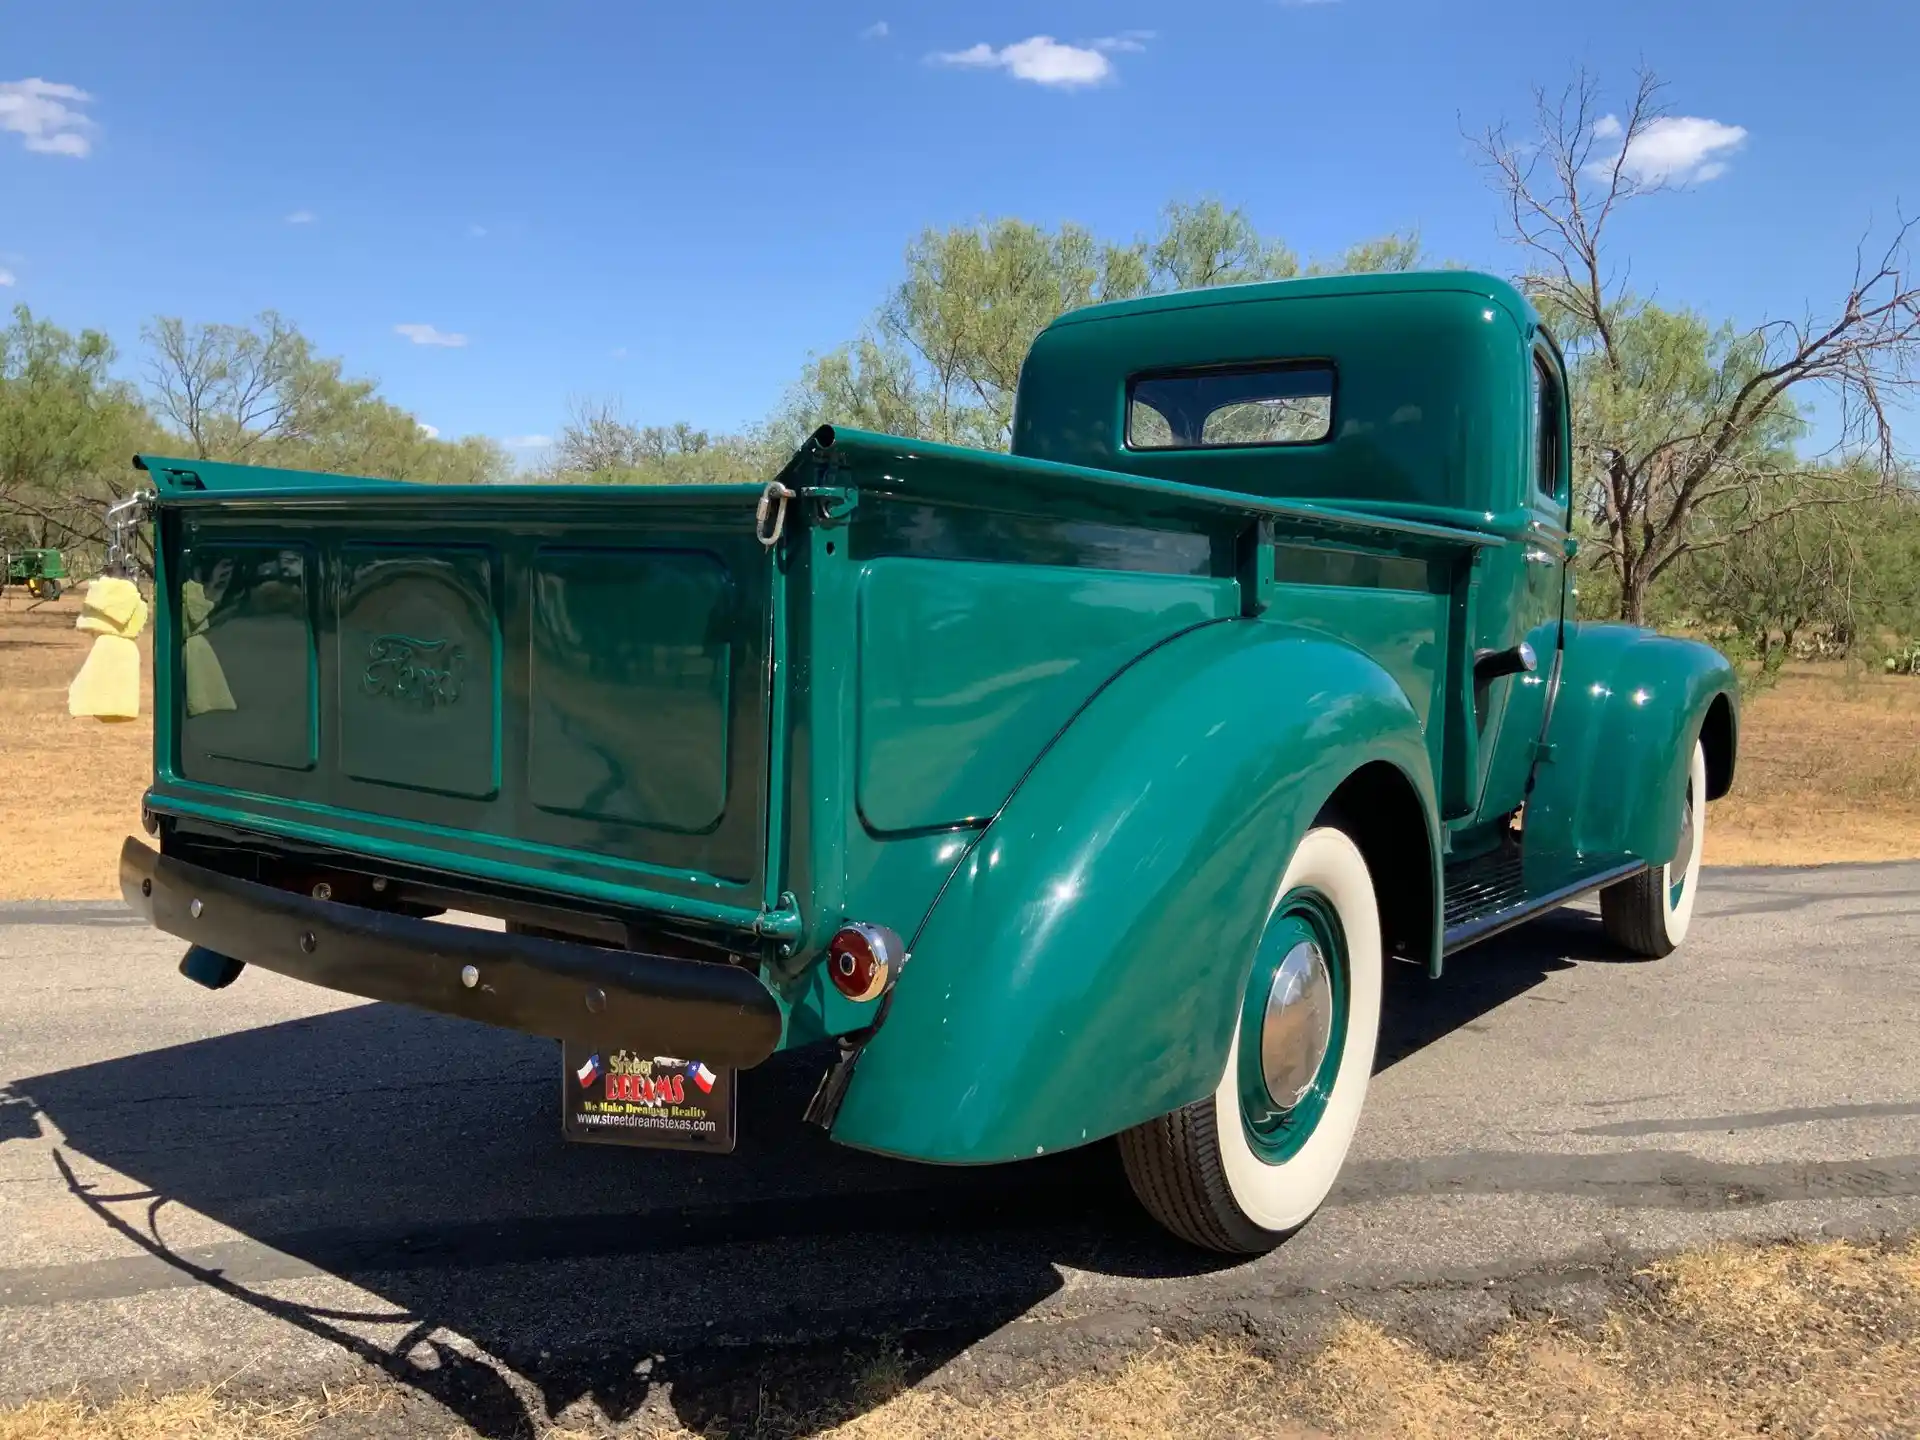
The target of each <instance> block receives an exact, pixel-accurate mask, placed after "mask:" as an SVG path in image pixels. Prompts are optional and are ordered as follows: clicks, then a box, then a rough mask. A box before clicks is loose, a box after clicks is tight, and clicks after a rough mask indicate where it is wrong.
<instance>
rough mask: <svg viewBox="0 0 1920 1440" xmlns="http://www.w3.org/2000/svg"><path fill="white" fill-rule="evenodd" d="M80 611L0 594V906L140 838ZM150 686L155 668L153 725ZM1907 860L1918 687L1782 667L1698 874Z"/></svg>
mask: <svg viewBox="0 0 1920 1440" xmlns="http://www.w3.org/2000/svg"><path fill="white" fill-rule="evenodd" d="M78 613H79V600H78V597H77V592H76V594H75V595H72V596H69V597H67V598H65V599H63V600H61V601H59V602H57V603H56V604H53V605H46V606H42V607H40V608H39V609H37V610H32V611H29V610H28V609H27V608H26V597H25V596H24V595H21V594H19V593H17V592H14V591H8V592H7V593H6V594H5V595H4V596H0V900H25V899H72V900H79V899H93V898H97V897H102V896H111V895H113V894H115V893H117V889H116V885H117V882H116V879H115V864H116V857H117V856H118V855H119V851H120V842H121V840H122V839H123V838H124V837H125V836H127V835H128V834H131V833H133V832H135V831H136V830H137V828H138V826H139V818H140V817H139V802H140V794H141V791H142V790H144V789H145V788H146V784H147V777H148V768H149V765H150V763H151V751H152V743H153V738H152V737H153V730H152V723H151V719H150V718H145V719H141V720H139V721H135V722H133V723H130V724H124V725H103V724H101V723H99V722H98V721H93V720H74V719H71V718H69V717H68V715H67V684H68V682H69V681H70V680H72V678H73V676H74V674H75V673H76V672H77V671H78V670H79V668H80V663H81V661H83V660H84V659H85V658H86V648H87V643H88V637H86V636H84V635H82V634H80V633H79V632H78V631H76V630H74V628H73V621H74V618H75V616H76V615H78ZM143 644H144V641H143ZM151 686H152V675H151V666H149V667H148V674H147V683H146V687H145V690H144V693H143V697H142V701H141V704H142V708H143V710H145V711H146V712H147V715H148V716H149V717H150V716H151V711H152V701H153V695H152V688H151ZM1914 857H1920V679H1916V678H1913V677H1911V676H1886V675H1858V674H1856V675H1850V674H1849V673H1848V672H1847V671H1846V670H1845V669H1844V668H1843V667H1841V666H1838V665H1818V666H1815V665H1802V666H1790V667H1789V668H1788V670H1787V672H1786V674H1785V675H1784V676H1783V677H1782V678H1781V680H1780V683H1779V684H1778V685H1777V686H1776V687H1774V688H1773V689H1772V690H1770V691H1768V692H1766V693H1765V694H1763V695H1761V696H1760V697H1759V698H1758V699H1757V700H1755V701H1754V702H1753V703H1752V704H1751V705H1750V706H1749V707H1748V708H1747V712H1746V714H1745V716H1744V717H1743V722H1742V730H1741V737H1740V773H1739V779H1738V783H1737V785H1736V787H1735V790H1734V793H1733V795H1732V796H1730V797H1729V798H1728V799H1726V800H1724V801H1722V802H1720V803H1719V804H1717V805H1715V806H1714V807H1713V812H1712V820H1711V824H1709V826H1708V828H1707V863H1709V864H1713V865H1755V864H1761V865H1765V864H1772V865H1805V864H1811V863H1814V862H1818V861H1830V860H1896V859H1911V858H1914Z"/></svg>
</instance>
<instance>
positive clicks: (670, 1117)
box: [579, 1106, 720, 1135]
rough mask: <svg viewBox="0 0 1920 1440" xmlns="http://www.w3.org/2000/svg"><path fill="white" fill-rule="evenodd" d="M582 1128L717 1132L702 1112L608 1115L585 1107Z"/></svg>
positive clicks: (712, 1123)
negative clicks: (587, 1126)
mask: <svg viewBox="0 0 1920 1440" xmlns="http://www.w3.org/2000/svg"><path fill="white" fill-rule="evenodd" d="M579 1122H580V1124H582V1125H596V1126H599V1125H607V1126H618V1127H620V1128H622V1129H632V1130H673V1131H677V1132H679V1133H681V1134H685V1135H705V1134H711V1133H713V1132H715V1131H717V1130H718V1129H719V1128H720V1126H719V1122H718V1121H716V1120H714V1119H712V1118H710V1117H709V1116H708V1115H707V1114H706V1112H705V1111H702V1110H685V1111H680V1112H678V1113H666V1114H663V1113H661V1112H660V1111H657V1110H654V1111H647V1110H639V1111H632V1110H629V1111H607V1110H601V1109H598V1108H596V1107H591V1106H590V1107H588V1108H587V1109H585V1110H583V1111H581V1113H580V1116H579Z"/></svg>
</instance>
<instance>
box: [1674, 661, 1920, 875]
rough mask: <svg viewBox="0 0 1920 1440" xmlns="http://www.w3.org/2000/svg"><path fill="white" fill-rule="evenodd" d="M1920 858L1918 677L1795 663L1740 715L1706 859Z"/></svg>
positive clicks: (1727, 861)
mask: <svg viewBox="0 0 1920 1440" xmlns="http://www.w3.org/2000/svg"><path fill="white" fill-rule="evenodd" d="M1914 856H1920V677H1915V676H1911V675H1877V674H1864V673H1858V672H1855V673H1849V671H1848V670H1847V669H1846V667H1844V666H1841V665H1791V666H1788V667H1787V669H1786V671H1785V673H1784V674H1782V675H1781V677H1780V681H1779V683H1778V684H1777V685H1775V686H1774V687H1773V688H1772V689H1770V690H1767V691H1766V692H1764V693H1763V694H1761V695H1760V696H1758V697H1757V698H1756V699H1754V700H1753V701H1752V702H1751V703H1750V704H1749V705H1748V706H1747V707H1746V711H1745V713H1744V714H1743V715H1742V717H1741V727H1740V760H1739V769H1738V772H1737V774H1736V776H1735V783H1734V791H1733V794H1732V795H1730V796H1728V797H1727V798H1726V799H1725V800H1723V801H1721V802H1720V803H1719V804H1717V805H1715V806H1714V807H1713V810H1712V815H1711V820H1710V823H1709V824H1708V826H1707V856H1706V858H1707V863H1708V864H1713V865H1804V864H1808V863H1809V862H1812V861H1819V860H1904V859H1911V858H1913V857H1914Z"/></svg>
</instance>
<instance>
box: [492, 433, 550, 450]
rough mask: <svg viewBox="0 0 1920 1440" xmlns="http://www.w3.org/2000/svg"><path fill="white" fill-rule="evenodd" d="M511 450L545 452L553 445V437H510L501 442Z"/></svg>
mask: <svg viewBox="0 0 1920 1440" xmlns="http://www.w3.org/2000/svg"><path fill="white" fill-rule="evenodd" d="M500 443H501V444H502V445H504V446H506V447H507V448H508V449H509V450H544V449H545V448H546V447H547V446H549V445H551V444H552V443H553V437H552V436H551V435H509V436H507V438H506V439H504V440H502V441H501V442H500Z"/></svg>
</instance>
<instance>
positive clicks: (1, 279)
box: [0, 270, 13, 290]
mask: <svg viewBox="0 0 1920 1440" xmlns="http://www.w3.org/2000/svg"><path fill="white" fill-rule="evenodd" d="M11 284H13V272H12V271H11V270H0V290H4V289H5V288H6V287H7V286H9V285H11Z"/></svg>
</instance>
